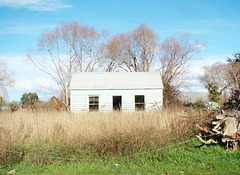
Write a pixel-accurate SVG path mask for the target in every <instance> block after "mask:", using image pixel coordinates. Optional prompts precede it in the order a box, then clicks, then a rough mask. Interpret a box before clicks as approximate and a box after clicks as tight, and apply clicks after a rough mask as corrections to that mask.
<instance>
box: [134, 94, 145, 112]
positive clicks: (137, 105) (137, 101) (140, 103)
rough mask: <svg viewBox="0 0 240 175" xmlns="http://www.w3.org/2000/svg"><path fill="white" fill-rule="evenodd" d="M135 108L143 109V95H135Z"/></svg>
mask: <svg viewBox="0 0 240 175" xmlns="http://www.w3.org/2000/svg"><path fill="white" fill-rule="evenodd" d="M135 110H136V111H144V110H145V102H144V95H135Z"/></svg>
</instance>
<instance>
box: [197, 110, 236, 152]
mask: <svg viewBox="0 0 240 175" xmlns="http://www.w3.org/2000/svg"><path fill="white" fill-rule="evenodd" d="M196 126H197V127H198V128H199V129H200V132H199V134H198V135H197V138H198V139H199V140H200V141H201V142H203V143H204V144H222V145H224V146H225V147H226V150H227V151H235V150H237V149H239V145H240V111H238V110H235V109H230V110H227V111H222V114H219V115H216V116H215V119H213V120H212V121H211V123H210V124H209V126H208V127H207V128H206V127H205V128H203V127H201V126H199V125H196Z"/></svg>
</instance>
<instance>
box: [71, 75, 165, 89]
mask: <svg viewBox="0 0 240 175" xmlns="http://www.w3.org/2000/svg"><path fill="white" fill-rule="evenodd" d="M157 88H163V84H162V79H161V76H160V73H159V72H81V73H74V74H73V75H72V79H71V84H70V89H71V90H73V89H157Z"/></svg>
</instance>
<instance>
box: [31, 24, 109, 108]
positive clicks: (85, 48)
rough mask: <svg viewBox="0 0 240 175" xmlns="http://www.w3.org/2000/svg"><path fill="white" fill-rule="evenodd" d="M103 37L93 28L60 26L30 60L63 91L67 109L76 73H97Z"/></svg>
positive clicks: (46, 35)
mask: <svg viewBox="0 0 240 175" xmlns="http://www.w3.org/2000/svg"><path fill="white" fill-rule="evenodd" d="M103 37H105V35H101V34H100V33H99V32H97V31H96V29H94V28H93V27H90V26H88V25H80V24H78V23H76V22H72V23H64V24H60V25H58V26H57V27H56V28H55V29H54V30H52V31H46V32H44V33H43V34H42V35H41V36H40V38H39V40H38V45H37V48H36V49H34V50H30V51H29V52H28V53H27V57H28V59H29V60H30V62H32V63H33V64H34V65H35V67H36V68H38V69H39V70H41V71H42V72H44V73H46V74H47V75H49V76H50V77H51V78H52V79H53V80H54V81H55V82H56V84H58V86H59V87H60V89H61V90H60V92H61V94H60V95H61V96H62V97H63V102H64V104H65V105H66V106H68V105H69V85H70V81H71V75H72V73H73V72H76V71H80V72H86V71H95V70H96V69H97V67H98V65H99V64H100V63H101V60H102V49H103V41H104V39H103Z"/></svg>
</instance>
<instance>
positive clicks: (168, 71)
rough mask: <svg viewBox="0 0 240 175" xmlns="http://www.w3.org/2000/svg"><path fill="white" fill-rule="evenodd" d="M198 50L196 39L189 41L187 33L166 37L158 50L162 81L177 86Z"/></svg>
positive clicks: (199, 48)
mask: <svg viewBox="0 0 240 175" xmlns="http://www.w3.org/2000/svg"><path fill="white" fill-rule="evenodd" d="M200 50H201V47H200V46H199V43H198V41H194V42H191V40H190V38H189V35H187V34H181V35H180V34H174V35H173V36H171V37H168V38H166V39H165V40H164V41H163V43H162V44H161V45H160V47H159V52H158V58H159V61H160V68H159V71H160V73H161V75H162V80H163V83H164V84H168V85H173V84H174V85H175V86H176V87H177V88H178V87H179V86H180V85H181V84H182V81H180V79H181V77H182V76H183V75H184V74H185V73H187V70H188V69H187V68H188V66H189V64H190V63H191V61H192V60H193V59H194V58H195V56H196V54H197V53H198V52H199V51H200Z"/></svg>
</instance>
